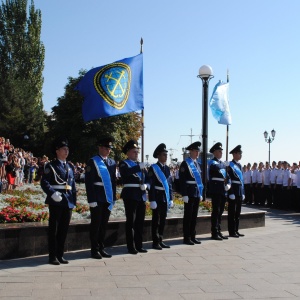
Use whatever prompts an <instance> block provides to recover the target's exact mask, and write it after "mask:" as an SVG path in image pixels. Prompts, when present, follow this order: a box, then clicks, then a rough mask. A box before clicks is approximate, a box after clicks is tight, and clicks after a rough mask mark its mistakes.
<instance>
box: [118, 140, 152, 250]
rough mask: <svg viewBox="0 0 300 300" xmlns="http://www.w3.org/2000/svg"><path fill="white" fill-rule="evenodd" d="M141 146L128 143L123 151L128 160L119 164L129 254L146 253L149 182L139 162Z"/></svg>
mask: <svg viewBox="0 0 300 300" xmlns="http://www.w3.org/2000/svg"><path fill="white" fill-rule="evenodd" d="M139 149H140V148H139V146H138V143H137V141H135V140H130V141H128V142H127V143H126V144H125V146H124V147H123V149H122V152H123V153H124V154H126V155H127V159H125V160H123V161H121V162H120V164H119V169H120V174H121V178H122V182H123V189H122V193H121V198H122V199H123V201H124V206H125V214H126V242H127V249H128V253H130V254H137V253H138V252H140V253H146V252H147V250H146V249H144V248H143V228H144V220H145V213H146V203H145V202H146V200H147V195H146V189H147V188H148V189H149V187H150V186H149V181H148V176H147V172H146V170H145V164H144V163H143V162H138V161H137V159H138V155H139Z"/></svg>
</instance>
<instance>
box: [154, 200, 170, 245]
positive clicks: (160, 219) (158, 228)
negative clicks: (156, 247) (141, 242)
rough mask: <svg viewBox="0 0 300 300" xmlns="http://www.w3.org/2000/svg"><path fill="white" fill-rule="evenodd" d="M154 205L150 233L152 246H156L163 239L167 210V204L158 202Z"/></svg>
mask: <svg viewBox="0 0 300 300" xmlns="http://www.w3.org/2000/svg"><path fill="white" fill-rule="evenodd" d="M156 203H157V208H156V209H152V224H151V231H152V241H153V244H158V243H159V242H160V241H161V240H162V238H163V235H164V229H165V224H166V218H167V210H168V204H167V202H162V201H159V202H156Z"/></svg>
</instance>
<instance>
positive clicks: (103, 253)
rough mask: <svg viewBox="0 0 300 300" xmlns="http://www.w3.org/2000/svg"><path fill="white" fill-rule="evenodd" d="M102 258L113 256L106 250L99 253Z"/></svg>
mask: <svg viewBox="0 0 300 300" xmlns="http://www.w3.org/2000/svg"><path fill="white" fill-rule="evenodd" d="M99 252H100V254H101V256H102V257H106V258H111V255H110V254H108V253H107V252H106V251H104V250H100V251H99Z"/></svg>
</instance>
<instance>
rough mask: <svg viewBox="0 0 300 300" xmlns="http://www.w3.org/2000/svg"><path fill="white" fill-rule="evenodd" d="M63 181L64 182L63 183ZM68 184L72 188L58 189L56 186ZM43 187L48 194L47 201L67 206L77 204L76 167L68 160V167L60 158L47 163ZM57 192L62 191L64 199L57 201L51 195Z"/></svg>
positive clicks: (42, 180) (70, 206) (43, 176)
mask: <svg viewBox="0 0 300 300" xmlns="http://www.w3.org/2000/svg"><path fill="white" fill-rule="evenodd" d="M61 183H63V184H61ZM66 184H68V185H69V186H70V187H71V189H70V190H66V189H58V188H55V186H66ZM41 187H42V189H43V191H44V192H45V193H46V194H47V198H46V201H45V203H46V204H50V205H57V206H66V207H69V208H73V207H75V205H76V186H75V180H74V167H73V165H71V164H69V163H67V162H66V169H65V168H64V166H63V164H62V163H61V162H60V161H59V160H58V159H56V160H54V161H52V162H50V163H47V164H46V165H45V169H44V174H43V175H42V179H41ZM55 192H60V193H61V194H62V195H61V196H62V198H63V199H62V201H60V202H56V201H54V200H53V199H52V198H51V196H52V195H53V194H54V193H55Z"/></svg>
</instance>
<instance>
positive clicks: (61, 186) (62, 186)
mask: <svg viewBox="0 0 300 300" xmlns="http://www.w3.org/2000/svg"><path fill="white" fill-rule="evenodd" d="M51 186H52V188H53V189H55V190H69V191H70V190H72V187H71V186H70V185H68V184H65V185H62V184H60V185H51Z"/></svg>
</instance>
